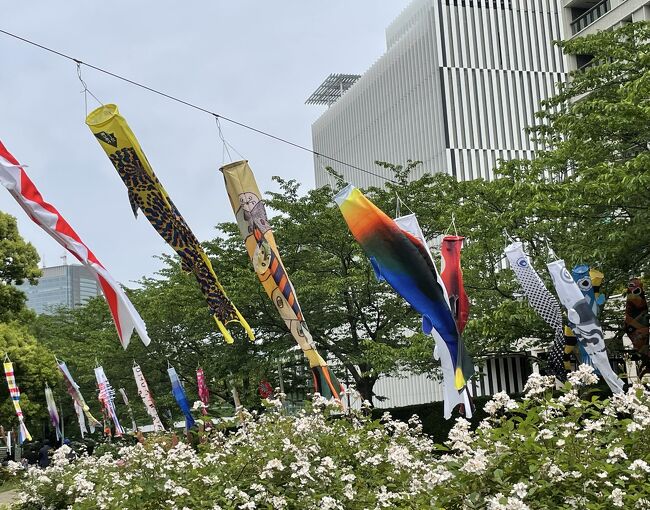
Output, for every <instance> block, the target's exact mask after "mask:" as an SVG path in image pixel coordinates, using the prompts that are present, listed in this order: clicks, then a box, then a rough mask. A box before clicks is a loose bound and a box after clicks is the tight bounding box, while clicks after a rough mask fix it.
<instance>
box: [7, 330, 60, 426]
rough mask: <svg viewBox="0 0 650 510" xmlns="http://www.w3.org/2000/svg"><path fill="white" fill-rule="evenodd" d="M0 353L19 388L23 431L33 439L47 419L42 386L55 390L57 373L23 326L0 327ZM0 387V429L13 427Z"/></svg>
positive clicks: (10, 405) (13, 416)
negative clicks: (0, 421)
mask: <svg viewBox="0 0 650 510" xmlns="http://www.w3.org/2000/svg"><path fill="white" fill-rule="evenodd" d="M0 352H1V353H3V355H4V354H5V353H6V354H7V355H8V356H9V359H11V361H12V362H13V365H14V373H15V376H16V383H17V384H18V387H19V388H20V393H21V394H20V405H21V408H22V410H23V414H24V416H25V422H26V424H27V428H28V429H29V430H30V432H31V433H32V435H33V436H34V437H38V436H40V434H41V424H42V422H43V421H44V420H45V419H46V418H47V416H48V414H47V407H46V405H45V396H44V390H45V384H49V385H50V386H51V387H55V386H56V384H57V382H58V380H59V376H58V372H57V370H56V365H55V364H54V356H53V355H52V352H51V351H49V350H48V349H47V348H45V347H43V346H42V345H40V344H39V343H38V342H37V341H36V339H35V338H34V337H33V336H32V335H30V334H29V332H28V331H27V328H26V326H23V325H19V324H17V323H11V324H7V323H0ZM2 379H3V382H2V384H0V403H1V404H0V414H1V415H2V417H3V425H4V426H5V427H6V426H7V424H8V423H9V424H11V425H17V423H18V422H17V419H16V414H15V411H14V407H13V403H12V401H11V398H10V396H9V390H8V388H7V384H6V382H4V372H3V373H2Z"/></svg>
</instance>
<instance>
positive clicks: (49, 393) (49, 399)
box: [45, 384, 63, 441]
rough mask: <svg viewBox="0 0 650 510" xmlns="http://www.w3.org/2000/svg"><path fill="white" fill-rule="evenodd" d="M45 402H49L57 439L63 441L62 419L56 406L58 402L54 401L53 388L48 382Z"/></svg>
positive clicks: (51, 419)
mask: <svg viewBox="0 0 650 510" xmlns="http://www.w3.org/2000/svg"><path fill="white" fill-rule="evenodd" d="M45 403H46V404H47V412H48V413H49V415H50V421H51V422H52V426H53V427H54V431H55V432H56V440H57V441H61V440H62V439H63V433H62V432H61V420H60V418H59V411H58V409H57V407H56V402H55V401H54V395H53V394H52V390H51V388H50V387H49V386H48V385H47V384H46V385H45Z"/></svg>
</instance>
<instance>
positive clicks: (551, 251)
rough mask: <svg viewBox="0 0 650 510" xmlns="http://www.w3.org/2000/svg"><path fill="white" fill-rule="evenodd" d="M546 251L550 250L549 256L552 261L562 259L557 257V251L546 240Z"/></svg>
mask: <svg viewBox="0 0 650 510" xmlns="http://www.w3.org/2000/svg"><path fill="white" fill-rule="evenodd" d="M546 249H547V250H548V256H549V258H550V259H551V260H559V259H560V258H559V257H558V256H557V254H556V253H555V251H553V248H551V243H549V241H548V239H546Z"/></svg>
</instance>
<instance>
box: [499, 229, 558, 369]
mask: <svg viewBox="0 0 650 510" xmlns="http://www.w3.org/2000/svg"><path fill="white" fill-rule="evenodd" d="M504 253H505V255H506V257H507V258H508V262H510V267H511V268H512V270H513V271H514V273H515V276H516V277H517V281H519V285H521V288H522V290H523V291H524V294H525V295H526V297H527V298H528V303H529V304H530V306H531V307H532V308H533V309H534V310H535V311H536V312H537V313H538V314H539V316H540V317H541V318H542V319H543V320H544V322H546V324H548V325H549V326H551V328H552V329H553V331H554V332H555V337H554V340H553V345H552V346H551V350H550V353H549V364H550V368H551V372H552V374H553V375H555V377H557V378H558V379H559V380H560V381H566V370H565V368H564V363H563V358H564V332H563V329H562V309H561V308H560V303H558V301H557V299H555V297H554V296H553V294H551V293H550V292H549V290H548V289H547V288H546V286H545V285H544V282H543V281H542V279H541V278H540V276H539V275H538V274H537V271H535V268H534V267H533V266H531V264H530V261H529V260H528V255H526V254H525V253H524V249H523V245H522V244H521V243H520V242H519V241H516V242H514V243H512V244H510V245H508V246H507V247H506V249H505V250H504Z"/></svg>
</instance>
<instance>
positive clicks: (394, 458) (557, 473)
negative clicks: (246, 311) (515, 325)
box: [15, 367, 650, 510]
mask: <svg viewBox="0 0 650 510" xmlns="http://www.w3.org/2000/svg"><path fill="white" fill-rule="evenodd" d="M569 381H570V382H568V383H567V384H566V385H565V387H564V388H563V390H562V392H561V393H560V395H559V397H557V398H555V397H554V396H553V388H552V386H553V381H552V380H551V379H550V378H545V377H541V376H537V375H533V376H531V378H530V379H529V381H528V384H527V387H526V396H525V398H524V399H523V401H521V402H515V401H513V400H512V399H510V397H508V396H507V395H506V394H504V393H500V394H497V395H495V396H494V398H493V399H492V400H491V401H490V402H489V403H488V404H487V406H486V411H487V412H488V414H489V417H488V418H486V419H485V420H483V422H481V424H480V425H479V427H478V428H477V429H476V430H474V431H473V430H471V429H470V425H469V422H467V421H466V420H464V419H462V418H460V419H458V420H457V422H456V425H455V426H454V427H453V428H452V430H451V432H450V434H449V437H448V440H447V441H446V443H445V444H444V445H436V444H434V443H433V442H432V441H431V439H429V438H428V437H427V436H426V435H424V434H423V433H422V431H421V423H420V422H419V421H418V419H417V418H415V417H414V418H412V419H411V420H410V421H409V423H403V422H398V421H394V420H392V419H391V418H390V416H384V418H383V419H382V420H381V421H372V420H370V419H369V418H367V417H365V416H364V415H363V414H360V413H357V414H351V415H349V416H337V408H336V407H332V406H331V404H329V403H327V402H326V401H325V400H324V399H322V398H320V397H316V399H315V400H314V402H313V404H312V408H311V409H310V410H308V411H304V412H302V413H301V414H299V415H298V416H294V417H292V416H288V415H286V414H285V413H284V412H283V410H282V404H281V402H280V401H277V400H276V401H270V402H268V409H267V411H266V412H264V413H261V414H259V415H257V414H255V413H253V414H250V413H248V412H246V411H242V412H241V413H240V416H239V427H238V429H237V430H236V431H235V432H232V433H230V434H227V433H224V432H218V431H215V432H213V433H212V435H211V436H210V437H209V438H208V439H207V441H206V442H205V443H203V444H200V445H199V446H198V447H197V448H196V449H194V448H192V447H191V446H188V445H187V444H185V443H182V442H181V443H178V444H175V445H174V446H172V444H173V443H172V442H170V441H169V438H164V437H163V438H158V439H149V440H148V441H147V442H146V443H145V444H137V445H135V446H128V447H123V448H121V449H120V451H119V452H118V453H119V454H118V456H117V458H114V457H113V456H112V455H110V454H105V455H101V456H99V457H91V456H82V457H81V458H79V459H77V460H73V461H70V460H69V459H68V458H67V457H66V453H67V452H66V450H65V449H64V448H62V449H59V450H58V451H57V452H56V454H55V456H54V459H53V462H52V467H50V468H48V469H47V470H38V469H37V468H30V469H29V470H28V471H27V472H26V473H25V474H24V478H23V482H22V487H21V490H22V494H21V500H20V502H19V503H17V504H16V505H15V508H19V509H24V510H31V509H45V508H74V509H91V508H92V509H95V508H100V509H118V508H119V509H131V508H134V509H135V508H138V509H158V508H170V509H178V510H186V509H194V508H208V509H214V510H218V509H232V510H235V509H237V510H239V509H243V510H245V509H258V508H264V509H324V510H341V509H381V508H417V509H421V508H434V509H443V508H444V509H452V508H458V509H461V508H462V509H479V508H487V509H491V510H515V509H548V508H558V509H569V508H571V509H573V508H588V509H605V508H607V509H611V508H625V509H635V508H636V509H645V508H650V481H649V480H650V464H649V462H650V444H649V442H648V441H647V437H648V431H649V429H650V408H649V407H648V404H649V403H650V392H648V390H647V389H646V388H643V387H642V386H634V387H632V388H630V390H629V391H628V392H627V393H625V394H621V395H616V396H614V397H612V398H611V399H609V400H598V399H597V398H595V397H592V398H590V399H587V398H586V397H585V394H586V393H587V392H588V391H589V390H588V387H587V385H589V384H591V383H593V382H594V381H595V376H594V374H593V373H592V372H591V369H590V368H589V367H581V368H580V369H579V370H578V371H577V372H575V373H574V374H571V377H570V380H569Z"/></svg>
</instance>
